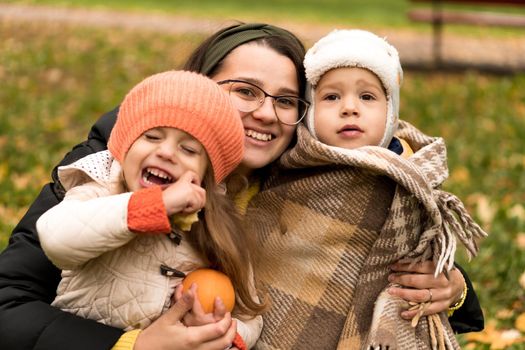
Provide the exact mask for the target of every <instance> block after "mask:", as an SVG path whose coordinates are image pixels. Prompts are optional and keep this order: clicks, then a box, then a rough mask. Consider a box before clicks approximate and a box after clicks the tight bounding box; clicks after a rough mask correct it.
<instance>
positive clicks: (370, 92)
mask: <svg viewBox="0 0 525 350" xmlns="http://www.w3.org/2000/svg"><path fill="white" fill-rule="evenodd" d="M314 101H315V109H314V113H315V114H314V115H315V117H314V127H315V132H316V134H317V137H318V138H319V141H321V142H323V143H325V144H327V145H330V146H337V147H342V148H346V149H353V148H357V147H361V146H366V145H373V146H377V145H379V143H380V142H381V140H382V138H383V135H384V133H385V129H386V114H387V99H386V95H385V92H384V89H383V85H382V84H381V81H380V80H379V78H378V77H377V76H376V75H375V74H373V73H372V72H370V71H369V70H367V69H363V68H347V67H345V68H336V69H332V70H330V71H328V72H326V73H325V74H324V75H323V76H322V78H321V79H320V80H319V83H318V84H317V87H316V89H315V96H314Z"/></svg>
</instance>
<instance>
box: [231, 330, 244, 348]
mask: <svg viewBox="0 0 525 350" xmlns="http://www.w3.org/2000/svg"><path fill="white" fill-rule="evenodd" d="M233 346H235V347H236V348H237V349H239V350H247V347H246V344H245V343H244V340H242V337H241V335H240V334H239V333H237V334H235V338H234V339H233Z"/></svg>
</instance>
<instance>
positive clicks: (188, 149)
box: [180, 145, 199, 155]
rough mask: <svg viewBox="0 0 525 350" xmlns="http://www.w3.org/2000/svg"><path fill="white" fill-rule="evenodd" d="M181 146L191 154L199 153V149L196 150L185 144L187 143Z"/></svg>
mask: <svg viewBox="0 0 525 350" xmlns="http://www.w3.org/2000/svg"><path fill="white" fill-rule="evenodd" d="M180 148H181V149H182V150H183V151H184V152H186V153H187V154H190V155H192V154H198V153H199V151H198V150H196V149H195V148H193V147H190V146H185V145H183V146H181V147H180Z"/></svg>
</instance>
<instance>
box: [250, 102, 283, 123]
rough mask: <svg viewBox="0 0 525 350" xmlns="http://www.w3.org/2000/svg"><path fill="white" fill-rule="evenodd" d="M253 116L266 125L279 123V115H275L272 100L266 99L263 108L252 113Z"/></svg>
mask: <svg viewBox="0 0 525 350" xmlns="http://www.w3.org/2000/svg"><path fill="white" fill-rule="evenodd" d="M252 116H253V118H254V119H258V120H261V121H263V122H264V123H272V122H274V121H277V120H278V119H277V115H276V114H275V108H274V107H273V101H272V98H271V97H265V98H264V100H263V103H262V104H261V106H260V107H259V108H257V109H256V110H255V111H253V112H252Z"/></svg>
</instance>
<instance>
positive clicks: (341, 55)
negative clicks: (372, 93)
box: [304, 29, 403, 147]
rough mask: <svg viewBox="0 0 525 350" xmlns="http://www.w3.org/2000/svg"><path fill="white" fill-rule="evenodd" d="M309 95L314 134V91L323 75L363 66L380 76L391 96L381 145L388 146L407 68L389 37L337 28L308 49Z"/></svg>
mask: <svg viewBox="0 0 525 350" xmlns="http://www.w3.org/2000/svg"><path fill="white" fill-rule="evenodd" d="M304 67H305V70H306V79H307V81H308V87H307V97H308V98H309V99H310V101H311V103H312V104H311V106H310V109H309V111H308V115H307V117H306V126H307V127H308V129H309V130H310V132H311V133H312V135H313V136H314V137H317V135H316V133H315V127H314V109H315V108H314V99H313V97H314V93H315V87H316V85H317V83H318V82H319V80H320V79H321V77H322V76H323V74H325V73H326V72H328V71H329V70H331V69H335V68H343V67H359V68H365V69H368V70H370V71H371V72H372V73H374V74H375V75H377V77H378V78H379V80H380V81H381V83H382V84H383V87H384V89H385V90H386V97H387V103H388V107H387V118H386V128H385V134H384V135H383V139H382V140H381V142H380V144H379V145H378V146H381V147H388V145H389V143H390V141H391V140H392V137H393V136H394V132H395V131H396V129H397V123H398V119H399V88H400V86H401V82H402V81H403V70H402V68H401V63H400V61H399V54H398V52H397V50H396V49H395V48H394V47H393V46H392V45H390V44H389V43H388V42H387V41H386V40H385V39H382V38H380V37H378V36H377V35H375V34H373V33H371V32H368V31H365V30H359V29H352V30H334V31H332V32H331V33H329V34H328V35H326V36H325V37H323V38H321V39H320V40H319V41H318V42H317V43H315V44H314V46H312V48H310V49H309V50H308V52H306V56H305V58H304Z"/></svg>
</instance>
